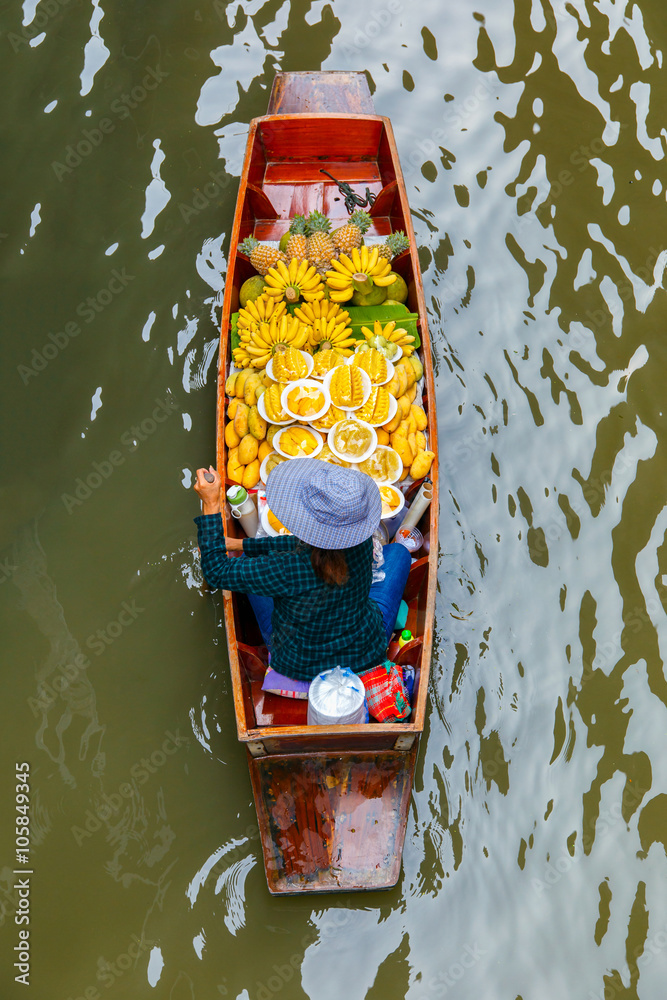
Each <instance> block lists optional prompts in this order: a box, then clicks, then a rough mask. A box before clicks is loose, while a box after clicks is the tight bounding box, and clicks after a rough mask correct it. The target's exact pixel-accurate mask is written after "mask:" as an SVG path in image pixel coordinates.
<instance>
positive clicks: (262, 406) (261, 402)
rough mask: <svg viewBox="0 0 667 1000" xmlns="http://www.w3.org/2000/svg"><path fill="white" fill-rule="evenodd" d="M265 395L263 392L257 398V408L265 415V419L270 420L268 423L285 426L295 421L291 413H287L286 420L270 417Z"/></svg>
mask: <svg viewBox="0 0 667 1000" xmlns="http://www.w3.org/2000/svg"><path fill="white" fill-rule="evenodd" d="M265 396H266V393H265V392H263V393H262V395H261V396H260V397H259V398H258V400H257V409H258V410H259V415H260V417H263V419H264V420H266V421H268V423H270V424H277V425H278V427H283V426H285V424H293V423H294V417H290V415H289V413H286V414H285V420H276V419H275V417H270V416H269V414H268V413H267V412H266V403H265V401H264V397H265Z"/></svg>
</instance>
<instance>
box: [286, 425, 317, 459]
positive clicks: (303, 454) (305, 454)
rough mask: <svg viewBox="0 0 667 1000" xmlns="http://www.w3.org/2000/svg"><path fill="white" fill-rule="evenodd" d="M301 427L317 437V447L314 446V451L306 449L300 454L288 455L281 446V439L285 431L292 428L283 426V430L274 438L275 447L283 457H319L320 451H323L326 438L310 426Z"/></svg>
mask: <svg viewBox="0 0 667 1000" xmlns="http://www.w3.org/2000/svg"><path fill="white" fill-rule="evenodd" d="M299 429H300V430H304V431H307V433H308V434H311V435H312V436H313V438H314V439H315V447H314V448H313V450H312V451H309V452H305V451H304V452H303V453H302V454H300V455H288V453H287V452H286V451H283V449H282V448H281V447H280V439H281V437H282V436H283V434H284V433H285V431H287V430H290V428H288V427H283V429H282V430H280V431H278V432H277V433H276V435H275V436H274V438H273V447H274V448H275V450H276V451H277V452H278V454H279V455H282V456H283V458H317V456H318V455H319V453H320V452H321V451H322V448H323V447H324V438H323V437H322V435H321V434H319V433H318V432H317V431H316V430H313V429H312V428H310V427H304V428H299Z"/></svg>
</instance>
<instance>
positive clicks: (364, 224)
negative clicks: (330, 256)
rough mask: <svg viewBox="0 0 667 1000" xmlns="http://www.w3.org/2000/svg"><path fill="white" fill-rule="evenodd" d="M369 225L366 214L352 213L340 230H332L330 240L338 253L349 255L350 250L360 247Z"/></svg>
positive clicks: (369, 219)
mask: <svg viewBox="0 0 667 1000" xmlns="http://www.w3.org/2000/svg"><path fill="white" fill-rule="evenodd" d="M370 224H371V217H370V215H369V214H368V212H362V211H361V210H358V211H356V212H353V213H352V215H351V216H350V218H349V219H348V221H347V222H346V224H345V225H344V226H341V227H340V229H336V230H334V232H333V233H332V234H331V238H332V240H333V242H334V246H335V247H336V249H337V250H339V251H340V253H347V254H349V252H350V250H354V249H355V247H360V246H361V239H362V237H363V235H364V233H365V232H366V231H367V230H368V227H369V226H370Z"/></svg>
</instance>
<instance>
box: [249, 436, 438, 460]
mask: <svg viewBox="0 0 667 1000" xmlns="http://www.w3.org/2000/svg"><path fill="white" fill-rule="evenodd" d="M416 437H417V435H416V434H415V433H414V431H413V432H412V434H408V444H409V445H410V451H411V452H412V454H413V455H416V454H417V452H418V451H419V449H418V447H417V441H416ZM241 444H243V442H241ZM240 454H241V450H240V449H239V455H240ZM243 464H244V465H245V462H244V463H243Z"/></svg>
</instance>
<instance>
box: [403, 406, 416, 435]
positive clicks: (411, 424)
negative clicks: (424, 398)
mask: <svg viewBox="0 0 667 1000" xmlns="http://www.w3.org/2000/svg"><path fill="white" fill-rule="evenodd" d="M403 426H404V427H405V429H406V431H407V433H408V434H414V433H415V431H416V430H417V421H416V420H415V415H414V413H413V412H412V409H410V412H409V413H408V415H407V417H406V418H405V420H401V427H403Z"/></svg>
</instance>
